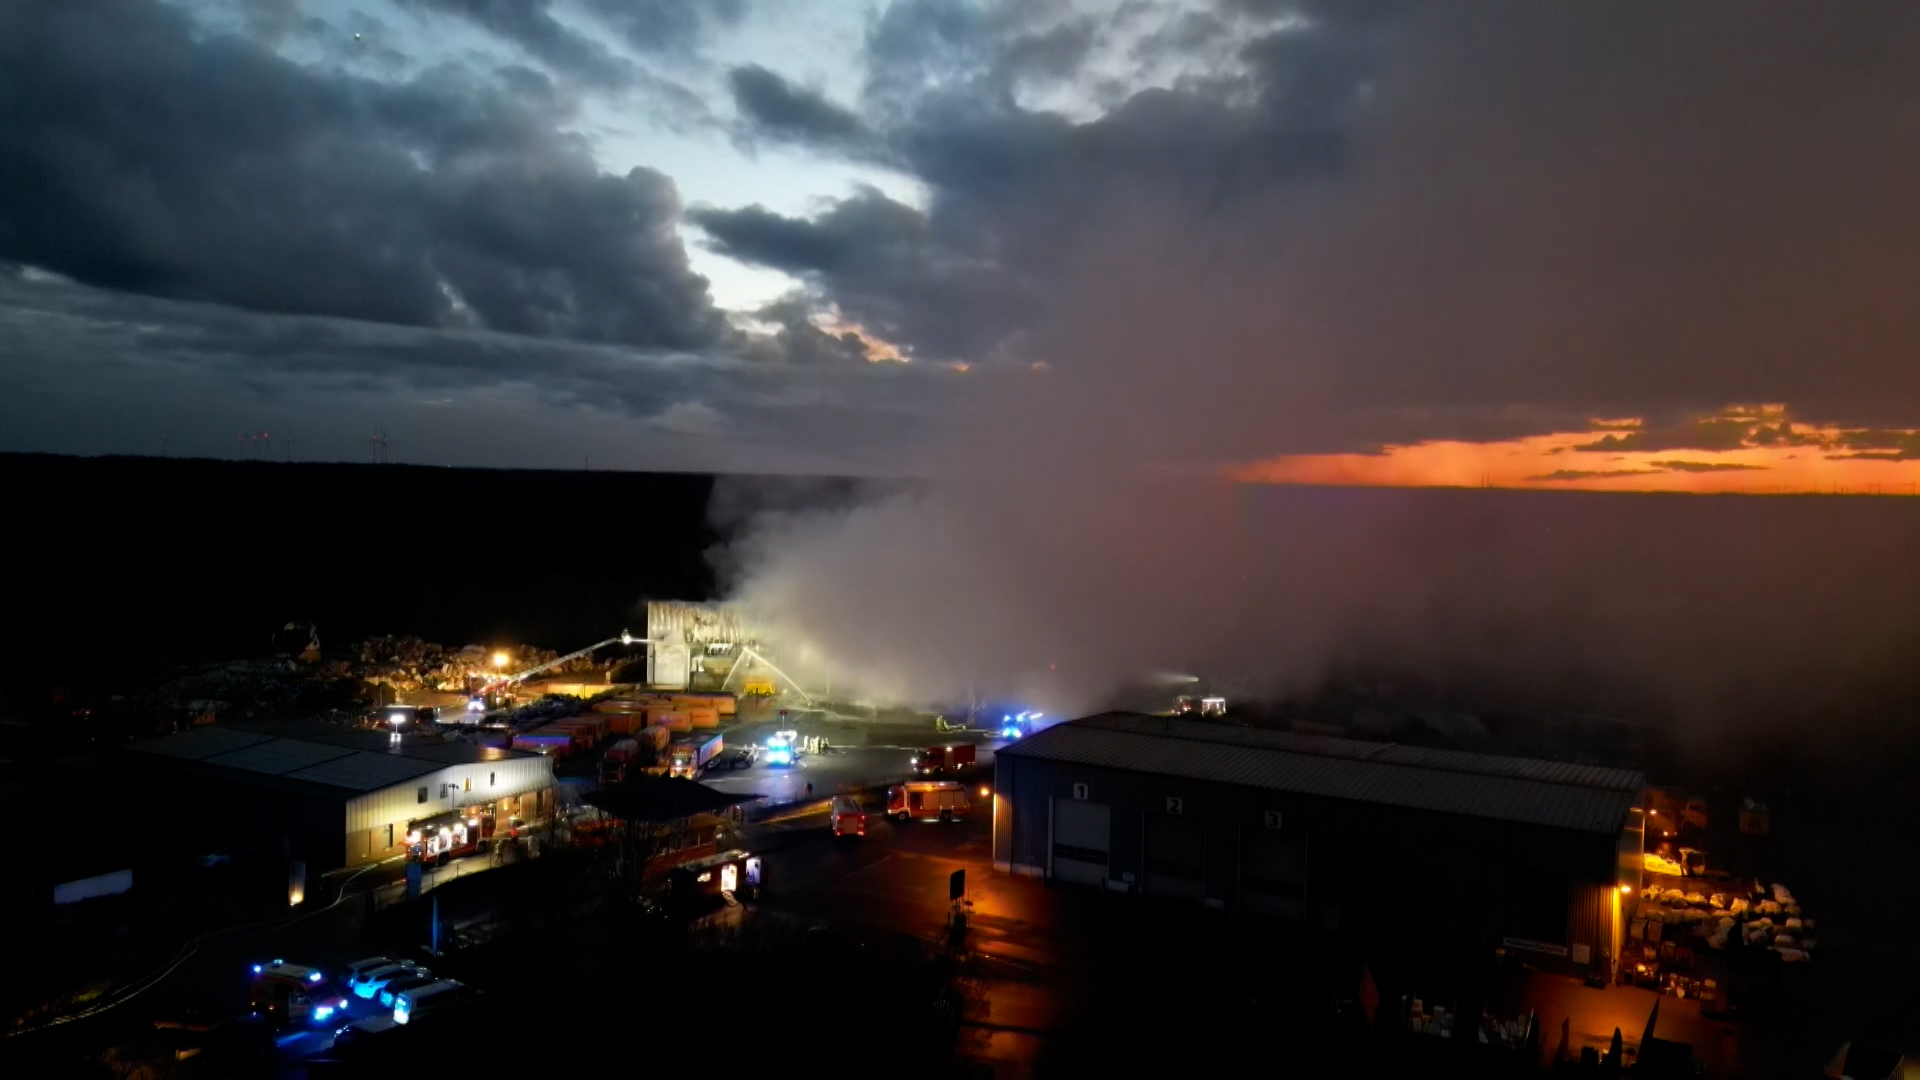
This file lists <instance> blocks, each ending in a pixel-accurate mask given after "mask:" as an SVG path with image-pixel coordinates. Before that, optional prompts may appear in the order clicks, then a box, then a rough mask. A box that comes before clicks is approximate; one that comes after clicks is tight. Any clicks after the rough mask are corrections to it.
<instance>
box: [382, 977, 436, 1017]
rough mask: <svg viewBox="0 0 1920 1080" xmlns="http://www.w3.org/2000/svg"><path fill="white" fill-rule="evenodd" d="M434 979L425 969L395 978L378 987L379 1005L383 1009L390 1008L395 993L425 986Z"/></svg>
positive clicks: (398, 993)
mask: <svg viewBox="0 0 1920 1080" xmlns="http://www.w3.org/2000/svg"><path fill="white" fill-rule="evenodd" d="M434 981H435V980H434V977H433V975H432V974H431V973H430V972H425V971H423V972H421V973H420V974H418V975H411V976H408V977H407V978H404V979H395V980H393V981H392V982H390V983H388V984H387V985H385V986H383V987H381V988H380V1007H381V1008H383V1009H391V1008H393V999H394V998H395V997H396V996H397V995H400V994H403V993H406V992H407V991H408V990H415V989H418V988H420V987H422V986H427V985H429V984H431V983H433V982H434Z"/></svg>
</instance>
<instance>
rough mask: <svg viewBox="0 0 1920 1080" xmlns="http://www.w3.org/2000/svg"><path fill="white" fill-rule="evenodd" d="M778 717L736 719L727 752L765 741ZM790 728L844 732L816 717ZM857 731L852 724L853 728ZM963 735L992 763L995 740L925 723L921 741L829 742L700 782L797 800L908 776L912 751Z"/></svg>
mask: <svg viewBox="0 0 1920 1080" xmlns="http://www.w3.org/2000/svg"><path fill="white" fill-rule="evenodd" d="M782 726H783V724H782V722H781V721H779V720H772V721H761V722H755V723H747V724H740V725H737V726H735V727H733V728H730V729H728V731H727V733H726V739H727V747H728V750H727V752H728V753H729V754H731V753H732V751H733V749H734V748H736V747H739V746H743V745H746V744H747V743H749V742H751V743H756V744H758V745H761V746H765V745H766V741H767V737H768V736H769V735H771V734H773V733H774V732H775V731H778V730H781V728H782ZM787 726H790V727H791V728H792V729H793V730H797V731H799V732H800V734H801V735H803V736H804V735H825V736H826V737H827V738H828V739H829V740H832V739H833V738H835V737H836V735H839V737H844V734H841V733H843V732H844V731H845V728H844V727H842V726H840V725H833V726H829V725H826V724H822V723H818V722H809V721H804V720H803V721H798V722H794V723H791V724H790V725H787ZM856 730H857V729H856ZM946 739H951V740H953V741H955V742H958V741H960V740H962V739H967V740H969V741H975V742H977V744H978V745H979V747H980V750H979V761H980V765H981V767H982V768H991V767H992V763H993V749H994V748H995V747H997V746H999V745H1000V743H998V742H988V741H980V740H978V739H977V737H973V736H959V735H954V736H948V735H938V734H935V733H934V732H933V730H932V726H931V725H930V724H929V725H928V729H927V732H926V734H925V736H924V741H922V742H919V743H918V744H917V745H915V744H906V743H902V744H899V745H894V744H883V745H877V746H876V745H871V744H869V745H858V746H855V745H847V746H834V747H832V749H831V750H830V752H829V753H827V754H824V755H822V754H810V755H804V756H802V757H801V759H800V761H799V762H798V763H797V764H796V765H794V766H793V767H791V768H787V767H781V766H772V765H767V764H766V759H765V758H764V757H762V759H761V760H760V761H759V762H756V763H755V764H754V765H752V766H751V767H748V768H742V769H731V768H719V769H714V770H712V771H710V772H708V773H707V774H706V776H705V777H704V778H703V780H702V782H703V783H705V784H707V785H708V786H709V787H712V788H714V789H715V790H716V791H724V792H727V793H729V794H734V795H744V794H754V795H764V796H767V797H768V798H769V799H770V800H771V801H774V802H783V803H785V802H799V801H802V800H803V799H805V798H806V797H807V785H808V784H812V785H813V797H814V798H823V797H825V796H828V795H832V794H835V793H837V792H841V791H847V790H850V789H853V788H858V787H869V786H873V785H876V784H891V783H898V782H900V781H902V780H906V779H909V778H911V776H912V768H913V766H912V759H913V757H914V755H915V754H916V753H917V752H918V751H919V750H921V749H924V748H925V747H927V746H931V745H934V744H935V743H936V741H938V740H946Z"/></svg>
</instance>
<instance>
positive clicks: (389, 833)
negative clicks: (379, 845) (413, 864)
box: [387, 824, 393, 848]
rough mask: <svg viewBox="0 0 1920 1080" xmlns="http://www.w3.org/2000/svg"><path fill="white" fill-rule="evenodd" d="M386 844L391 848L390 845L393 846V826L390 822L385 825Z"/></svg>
mask: <svg viewBox="0 0 1920 1080" xmlns="http://www.w3.org/2000/svg"><path fill="white" fill-rule="evenodd" d="M387 846H388V847H389V848H391V847H392V846H393V826H392V824H388V826H387Z"/></svg>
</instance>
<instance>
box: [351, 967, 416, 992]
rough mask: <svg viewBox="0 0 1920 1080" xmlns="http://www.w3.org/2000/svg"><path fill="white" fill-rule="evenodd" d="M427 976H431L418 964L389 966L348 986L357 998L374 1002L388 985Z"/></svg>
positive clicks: (361, 977) (375, 970)
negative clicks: (416, 976)
mask: <svg viewBox="0 0 1920 1080" xmlns="http://www.w3.org/2000/svg"><path fill="white" fill-rule="evenodd" d="M426 974H429V972H428V971H427V969H425V968H423V967H420V966H418V965H416V964H409V963H399V964H388V965H387V966H386V967H382V968H374V969H373V970H372V971H369V972H367V973H366V974H364V975H361V976H359V977H358V978H356V979H355V980H354V981H353V982H351V983H349V984H348V985H350V986H352V987H353V992H354V994H355V995H356V996H359V997H363V998H366V999H367V1000H368V1001H372V1000H373V999H374V997H375V996H376V995H377V994H379V993H380V990H381V988H382V987H384V986H386V985H387V984H388V983H390V982H395V981H397V980H400V979H406V978H412V977H413V976H415V975H426Z"/></svg>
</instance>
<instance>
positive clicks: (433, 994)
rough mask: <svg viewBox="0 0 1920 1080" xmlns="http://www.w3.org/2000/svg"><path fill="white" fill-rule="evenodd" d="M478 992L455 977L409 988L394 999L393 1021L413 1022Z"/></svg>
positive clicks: (400, 1022) (399, 1022)
mask: <svg viewBox="0 0 1920 1080" xmlns="http://www.w3.org/2000/svg"><path fill="white" fill-rule="evenodd" d="M476 993H478V991H476V990H473V989H471V988H469V987H468V986H467V984H466V983H463V982H458V981H456V980H454V979H442V980H440V981H439V982H437V983H432V984H430V985H428V986H422V987H420V988H419V989H417V990H408V991H406V992H405V993H402V994H401V995H400V996H399V997H397V998H394V999H393V1022H394V1023H396V1024H406V1023H411V1022H413V1021H414V1020H417V1019H419V1018H420V1017H422V1016H426V1015H431V1014H432V1013H434V1012H437V1011H439V1010H440V1009H444V1008H446V1007H447V1006H449V1005H455V1004H458V1003H459V1002H462V1001H466V1000H468V999H470V998H472V997H473V996H474V994H476Z"/></svg>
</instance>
